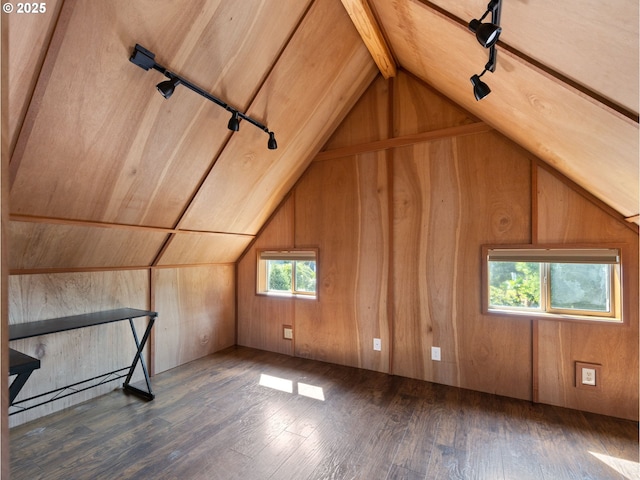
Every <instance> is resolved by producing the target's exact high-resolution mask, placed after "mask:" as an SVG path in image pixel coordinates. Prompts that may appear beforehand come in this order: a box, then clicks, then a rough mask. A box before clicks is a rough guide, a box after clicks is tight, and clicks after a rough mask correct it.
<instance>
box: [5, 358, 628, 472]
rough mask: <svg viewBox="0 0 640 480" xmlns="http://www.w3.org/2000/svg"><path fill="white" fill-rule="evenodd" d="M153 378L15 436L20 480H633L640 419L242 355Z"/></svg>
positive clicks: (24, 428) (191, 365) (24, 427)
mask: <svg viewBox="0 0 640 480" xmlns="http://www.w3.org/2000/svg"><path fill="white" fill-rule="evenodd" d="M267 378H270V379H272V380H274V381H275V384H272V385H268V382H265V379H267ZM152 383H153V388H154V392H155V393H156V399H155V400H153V401H152V402H145V401H142V400H140V399H138V398H137V397H132V396H127V395H125V394H123V393H122V391H121V390H116V391H113V392H111V393H109V394H107V395H104V396H102V397H98V398H96V399H93V400H91V401H89V402H86V403H83V404H80V405H76V406H74V407H72V408H70V409H67V410H64V411H61V412H57V413H55V414H52V415H50V416H47V417H43V418H41V419H38V420H36V421H33V422H30V423H28V424H25V425H21V426H19V427H14V428H12V429H11V431H10V448H11V473H12V478H13V479H17V480H21V479H25V480H38V479H46V480H58V479H65V480H67V479H70V478H73V479H74V480H75V479H92V480H95V479H97V480H101V479H107V480H111V479H113V478H119V479H143V478H155V479H161V480H162V479H189V480H193V479H195V480H199V479H203V480H204V479H206V480H211V479H221V480H292V479H295V480H325V479H345V480H346V479H366V480H378V479H379V480H391V479H407V480H418V479H421V480H431V479H438V478H439V479H447V480H449V479H464V480H467V479H471V478H472V479H479V480H484V479H491V480H507V479H508V480H511V479H514V478H517V479H525V480H527V479H536V480H538V479H542V480H569V479H570V480H574V479H576V480H577V479H579V480H583V479H598V480H608V479H621V480H624V479H627V480H628V479H631V478H637V477H638V465H639V463H638V424H637V423H636V422H629V421H626V420H619V419H615V418H610V417H604V416H600V415H594V414H588V413H584V412H579V411H575V410H567V409H563V408H557V407H552V406H547V405H539V404H532V403H530V402H525V401H520V400H514V399H508V398H503V397H498V396H495V395H490V394H486V393H479V392H472V391H468V390H461V389H457V388H452V387H447V386H443V385H435V384H430V383H426V382H422V381H418V380H412V379H407V378H401V377H395V376H390V375H386V374H382V373H379V372H370V371H365V370H358V369H354V368H350V367H344V366H339V365H333V364H328V363H322V362H315V361H311V360H307V359H301V358H293V357H289V356H285V355H279V354H273V353H268V352H262V351H259V350H253V349H249V348H244V347H233V348H230V349H227V350H225V351H223V352H219V353H217V354H214V355H211V356H209V357H206V358H202V359H199V360H196V361H194V362H191V363H189V364H187V365H184V366H182V367H179V368H176V369H173V370H170V371H167V372H163V373H162V374H159V375H157V376H155V377H154V378H153V379H152ZM283 386H284V388H282V387H283Z"/></svg>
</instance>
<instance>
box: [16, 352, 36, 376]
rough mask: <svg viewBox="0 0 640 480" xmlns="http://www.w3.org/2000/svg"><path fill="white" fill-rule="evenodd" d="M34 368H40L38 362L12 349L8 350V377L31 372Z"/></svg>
mask: <svg viewBox="0 0 640 480" xmlns="http://www.w3.org/2000/svg"><path fill="white" fill-rule="evenodd" d="M36 368H40V360H38V359H37V358H33V357H30V356H29V355H25V354H24V353H22V352H18V351H17V350H14V349H13V348H10V349H9V375H17V374H19V373H24V372H31V371H33V370H35V369H36Z"/></svg>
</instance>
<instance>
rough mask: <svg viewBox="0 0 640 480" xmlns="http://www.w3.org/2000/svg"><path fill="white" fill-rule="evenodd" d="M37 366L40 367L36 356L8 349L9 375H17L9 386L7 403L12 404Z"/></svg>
mask: <svg viewBox="0 0 640 480" xmlns="http://www.w3.org/2000/svg"><path fill="white" fill-rule="evenodd" d="M38 368H40V360H38V359H37V358H33V357H30V356H29V355H25V354H24V353H22V352H18V351H17V350H14V349H13V348H10V349H9V375H10V376H11V375H17V377H16V378H15V379H14V380H13V382H11V385H10V386H9V405H11V404H13V401H14V400H15V398H16V397H17V396H18V393H20V390H22V387H24V384H25V383H27V380H28V379H29V377H30V376H31V374H32V373H33V371H34V370H36V369H38Z"/></svg>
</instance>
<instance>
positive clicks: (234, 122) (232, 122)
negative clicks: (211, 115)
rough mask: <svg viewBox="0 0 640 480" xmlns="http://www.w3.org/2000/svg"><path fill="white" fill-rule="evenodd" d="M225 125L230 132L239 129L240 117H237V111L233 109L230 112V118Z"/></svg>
mask: <svg viewBox="0 0 640 480" xmlns="http://www.w3.org/2000/svg"><path fill="white" fill-rule="evenodd" d="M227 127H228V128H229V130H231V131H232V132H237V131H238V130H240V118H238V112H236V111H234V112H233V113H232V114H231V118H230V119H229V123H228V125H227Z"/></svg>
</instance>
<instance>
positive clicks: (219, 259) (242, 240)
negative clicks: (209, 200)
mask: <svg viewBox="0 0 640 480" xmlns="http://www.w3.org/2000/svg"><path fill="white" fill-rule="evenodd" d="M252 240H253V236H251V235H230V234H221V233H179V234H175V235H173V237H172V238H171V241H170V242H168V243H167V246H166V248H165V249H164V251H163V252H162V255H161V256H160V260H159V261H158V263H157V265H159V266H167V265H198V264H203V263H234V262H235V261H236V260H237V259H238V257H239V256H240V255H241V254H242V252H244V250H245V248H247V246H248V245H249V243H251V241H252Z"/></svg>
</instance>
